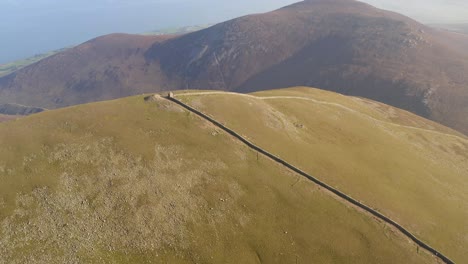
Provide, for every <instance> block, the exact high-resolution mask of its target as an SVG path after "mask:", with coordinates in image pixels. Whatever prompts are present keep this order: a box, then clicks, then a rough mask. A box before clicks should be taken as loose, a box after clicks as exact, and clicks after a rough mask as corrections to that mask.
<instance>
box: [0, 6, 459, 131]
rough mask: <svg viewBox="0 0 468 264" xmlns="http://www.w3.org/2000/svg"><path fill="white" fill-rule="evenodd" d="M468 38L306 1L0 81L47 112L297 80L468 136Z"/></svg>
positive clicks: (67, 56)
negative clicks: (404, 112)
mask: <svg viewBox="0 0 468 264" xmlns="http://www.w3.org/2000/svg"><path fill="white" fill-rule="evenodd" d="M467 46H468V36H465V35H463V34H457V33H451V32H447V31H443V30H437V29H433V28H430V27H428V26H425V25H422V24H420V23H417V22H416V21H414V20H412V19H409V18H407V17H405V16H402V15H399V14H396V13H393V12H388V11H383V10H380V9H377V8H374V7H372V6H370V5H367V4H363V3H360V2H357V1H352V0H308V1H303V2H300V3H297V4H293V5H291V6H288V7H285V8H282V9H279V10H276V11H273V12H270V13H266V14H258V15H251V16H246V17H241V18H238V19H234V20H231V21H227V22H225V23H221V24H218V25H215V26H212V27H209V28H207V29H204V30H200V31H197V32H194V33H189V34H185V35H183V36H178V37H174V36H136V35H123V34H118V35H109V36H104V37H100V38H97V39H94V40H92V41H89V42H87V43H84V44H82V45H80V46H78V47H75V48H73V49H70V50H67V51H65V52H63V53H60V54H57V55H54V56H51V57H48V58H46V59H44V60H42V61H40V62H38V63H36V64H33V65H31V66H28V67H26V68H24V69H21V70H19V71H17V72H15V73H13V74H10V75H8V76H5V77H3V78H0V103H18V104H23V105H32V106H39V107H44V108H58V107H64V106H69V105H75V104H81V103H87V102H92V101H99V100H105V99H112V98H118V97H123V96H127V95H132V94H139V93H144V92H152V91H163V90H176V89H190V88H199V89H221V90H227V91H238V92H251V91H258V90H263V89H270V88H280V87H288V86H296V85H306V86H314V87H320V88H321V89H326V90H331V91H336V92H340V93H343V94H347V95H354V96H361V97H366V98H370V99H374V100H377V101H381V102H385V103H388V104H391V105H393V106H396V107H399V108H403V109H406V110H409V111H412V112H414V113H416V114H419V115H421V116H424V117H427V118H430V119H432V120H435V121H437V122H440V123H442V124H445V125H448V126H450V127H452V128H455V129H457V130H459V131H462V132H464V133H468V119H467V118H466V116H467V115H468V103H467V102H468V88H467V87H468V49H466V47H467Z"/></svg>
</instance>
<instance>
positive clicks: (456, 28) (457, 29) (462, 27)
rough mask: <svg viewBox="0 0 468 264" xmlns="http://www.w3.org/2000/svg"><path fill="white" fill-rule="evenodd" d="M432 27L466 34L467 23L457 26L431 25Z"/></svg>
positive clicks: (467, 31)
mask: <svg viewBox="0 0 468 264" xmlns="http://www.w3.org/2000/svg"><path fill="white" fill-rule="evenodd" d="M431 26H432V27H436V28H443V29H447V30H450V31H453V32H458V33H463V34H468V23H459V24H433V25H431Z"/></svg>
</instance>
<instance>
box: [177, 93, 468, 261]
mask: <svg viewBox="0 0 468 264" xmlns="http://www.w3.org/2000/svg"><path fill="white" fill-rule="evenodd" d="M176 97H177V98H179V99H180V100H182V101H184V102H187V103H188V104H189V105H191V106H193V107H195V108H196V109H199V110H200V111H202V112H204V113H206V114H208V115H210V116H212V117H214V118H215V119H216V120H218V121H219V122H221V123H223V124H225V125H226V126H228V127H229V128H231V129H233V130H235V131H237V132H238V133H240V134H242V135H244V136H245V137H246V138H248V139H249V140H250V141H252V142H253V143H254V144H257V145H259V146H261V147H263V148H264V149H266V150H267V151H270V152H272V153H275V154H276V155H277V156H279V157H281V158H283V159H284V160H286V161H288V162H290V163H291V164H294V165H295V166H297V167H299V168H301V169H303V170H305V171H306V172H308V173H310V174H312V175H314V176H316V177H318V178H319V179H321V180H323V181H325V182H327V183H329V184H330V185H332V186H334V187H336V188H338V189H339V190H341V191H343V192H344V193H347V194H349V195H350V196H351V197H354V198H355V199H358V200H359V201H362V202H363V203H365V204H367V205H369V206H371V207H372V208H375V209H376V210H378V211H379V212H381V213H383V214H385V215H387V216H389V217H390V218H392V219H394V220H396V221H397V222H399V223H400V224H402V225H403V226H406V227H408V228H409V229H410V230H412V231H413V232H414V233H415V234H417V236H418V237H420V238H421V239H423V240H424V241H427V242H429V244H431V245H433V246H434V247H436V248H438V249H440V250H441V251H442V252H446V253H445V254H447V255H448V256H451V257H452V258H453V259H454V260H455V262H456V263H463V261H464V260H466V259H468V252H467V251H466V248H467V247H468V237H467V236H466V234H468V226H467V225H466V220H467V219H468V203H467V201H468V193H467V192H466V190H468V138H467V137H465V136H463V135H461V134H460V133H457V132H455V131H453V130H451V129H448V128H446V127H443V126H441V125H438V124H436V123H434V122H431V121H428V120H425V119H423V118H420V117H417V116H415V115H413V114H410V113H408V112H405V111H401V110H398V109H395V108H393V107H390V106H387V105H383V104H380V103H376V102H372V101H368V100H364V99H361V98H356V97H344V96H341V95H337V94H334V93H330V92H325V91H320V90H314V89H311V88H296V89H287V90H276V91H268V92H260V93H255V94H253V96H252V95H242V94H231V93H224V92H214V93H213V92H202V93H187V94H179V95H176ZM254 113H255V114H254Z"/></svg>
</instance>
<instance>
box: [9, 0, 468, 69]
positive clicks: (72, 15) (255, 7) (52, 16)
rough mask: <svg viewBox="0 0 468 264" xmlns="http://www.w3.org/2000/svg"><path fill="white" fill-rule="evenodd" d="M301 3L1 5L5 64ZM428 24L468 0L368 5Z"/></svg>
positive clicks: (150, 0) (456, 14) (455, 12)
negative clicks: (99, 39)
mask: <svg viewBox="0 0 468 264" xmlns="http://www.w3.org/2000/svg"><path fill="white" fill-rule="evenodd" d="M293 2H297V0H235V1H232V0H79V1H77V0H0V19H1V23H0V63H5V62H8V61H12V60H16V59H19V58H24V57H28V56H32V55H34V54H37V53H42V52H46V51H49V50H54V49H59V48H62V47H65V46H69V45H75V44H78V43H81V42H84V41H86V40H88V39H91V38H94V37H96V36H99V35H103V34H108V33H113V32H126V33H140V32H145V31H151V30H155V29H162V28H168V27H179V26H186V25H196V24H207V23H215V22H221V21H224V20H227V19H230V18H234V17H237V16H241V15H245V14H250V13H258V12H266V11H269V10H273V9H276V8H279V7H281V6H285V5H288V4H290V3H293ZM366 2H369V3H371V4H374V5H376V6H378V7H382V8H386V9H393V10H396V11H398V12H401V13H404V14H406V15H410V16H413V17H415V18H416V19H418V20H420V21H423V22H441V21H457V20H462V19H467V20H468V0H426V1H424V0H366Z"/></svg>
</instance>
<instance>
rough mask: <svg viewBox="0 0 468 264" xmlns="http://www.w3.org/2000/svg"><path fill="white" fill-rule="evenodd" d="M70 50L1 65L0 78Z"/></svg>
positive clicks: (61, 50)
mask: <svg viewBox="0 0 468 264" xmlns="http://www.w3.org/2000/svg"><path fill="white" fill-rule="evenodd" d="M67 49H68V48H63V49H60V50H54V51H50V52H47V53H44V54H38V55H36V56H33V57H30V58H26V59H23V60H17V61H14V62H9V63H5V64H0V77H2V76H6V75H8V74H10V73H13V72H15V71H17V70H20V69H22V68H24V67H26V66H29V65H31V64H34V63H36V62H38V61H40V60H42V59H45V58H47V57H50V56H52V55H55V54H57V53H59V52H63V51H65V50H67Z"/></svg>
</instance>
